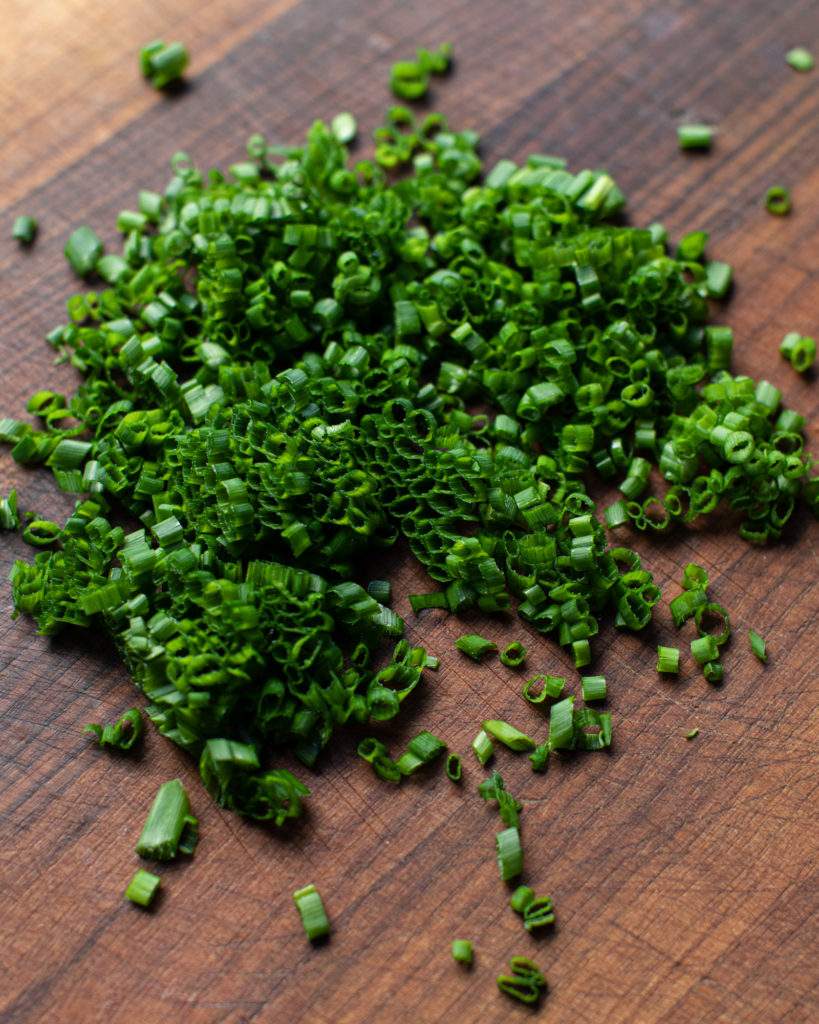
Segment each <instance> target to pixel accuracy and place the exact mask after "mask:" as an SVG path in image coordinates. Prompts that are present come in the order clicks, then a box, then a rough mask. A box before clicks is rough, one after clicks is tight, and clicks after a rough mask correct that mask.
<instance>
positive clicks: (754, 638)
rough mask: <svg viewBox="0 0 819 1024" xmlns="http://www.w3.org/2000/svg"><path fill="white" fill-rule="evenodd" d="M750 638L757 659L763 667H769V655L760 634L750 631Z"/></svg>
mask: <svg viewBox="0 0 819 1024" xmlns="http://www.w3.org/2000/svg"><path fill="white" fill-rule="evenodd" d="M748 636H749V637H750V640H751V650H752V651H753V652H754V654H755V655H756V656H757V658H759V660H760V661H761V662H762V664H763V665H767V664H768V655H767V653H766V651H765V641H764V640H763V639H762V637H761V636H760V635H759V634H758V633H755V632H754V631H753V630H752V629H749V630H748Z"/></svg>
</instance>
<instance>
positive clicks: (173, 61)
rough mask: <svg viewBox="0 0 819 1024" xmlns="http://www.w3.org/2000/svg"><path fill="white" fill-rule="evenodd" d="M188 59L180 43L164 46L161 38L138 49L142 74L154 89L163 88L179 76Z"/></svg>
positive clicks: (186, 52)
mask: <svg viewBox="0 0 819 1024" xmlns="http://www.w3.org/2000/svg"><path fill="white" fill-rule="evenodd" d="M189 59H190V58H189V56H188V51H187V50H186V49H185V47H184V46H183V45H182V43H168V45H167V46H166V45H165V43H164V42H163V41H162V40H161V39H155V40H154V41H153V42H151V43H148V45H147V46H144V47H143V48H142V49H141V50H140V51H139V65H140V69H141V71H142V74H143V75H144V76H145V78H147V79H148V81H149V82H150V83H151V85H152V86H153V87H154V88H155V89H164V88H165V86H167V85H170V84H171V82H175V81H176V80H177V79H178V78H181V77H182V72H183V71H184V70H185V68H186V67H187V66H188V61H189Z"/></svg>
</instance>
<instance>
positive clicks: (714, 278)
mask: <svg viewBox="0 0 819 1024" xmlns="http://www.w3.org/2000/svg"><path fill="white" fill-rule="evenodd" d="M733 278H734V268H733V267H732V266H731V264H730V263H723V262H721V261H720V260H708V261H707V262H706V264H705V287H706V289H707V291H708V298H709V299H724V298H725V296H726V295H727V294H728V289H729V288H730V287H731V281H732V280H733Z"/></svg>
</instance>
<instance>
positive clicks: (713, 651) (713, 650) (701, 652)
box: [691, 633, 719, 665]
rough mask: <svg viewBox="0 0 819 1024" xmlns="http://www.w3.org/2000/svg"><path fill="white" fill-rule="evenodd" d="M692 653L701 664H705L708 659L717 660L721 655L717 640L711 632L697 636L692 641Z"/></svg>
mask: <svg viewBox="0 0 819 1024" xmlns="http://www.w3.org/2000/svg"><path fill="white" fill-rule="evenodd" d="M691 653H692V654H693V655H694V657H695V659H696V661H697V664H699V665H704V664H705V663H706V662H708V661H716V659H717V658H718V657H719V648H718V647H717V641H716V640H715V639H714V637H712V636H711V634H710V633H709V634H707V635H706V636H700V637H697V639H696V640H692V641H691Z"/></svg>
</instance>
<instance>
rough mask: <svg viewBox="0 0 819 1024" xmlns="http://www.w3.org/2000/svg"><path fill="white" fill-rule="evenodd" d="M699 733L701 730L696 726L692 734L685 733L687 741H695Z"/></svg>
mask: <svg viewBox="0 0 819 1024" xmlns="http://www.w3.org/2000/svg"><path fill="white" fill-rule="evenodd" d="M698 732H699V729H697V728H696V726H695V727H694V728H693V729H692V730H691V731H690V732H687V733H685V738H686V739H687V740H693V739H694V737H695V736H696V735H697V733H698Z"/></svg>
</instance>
